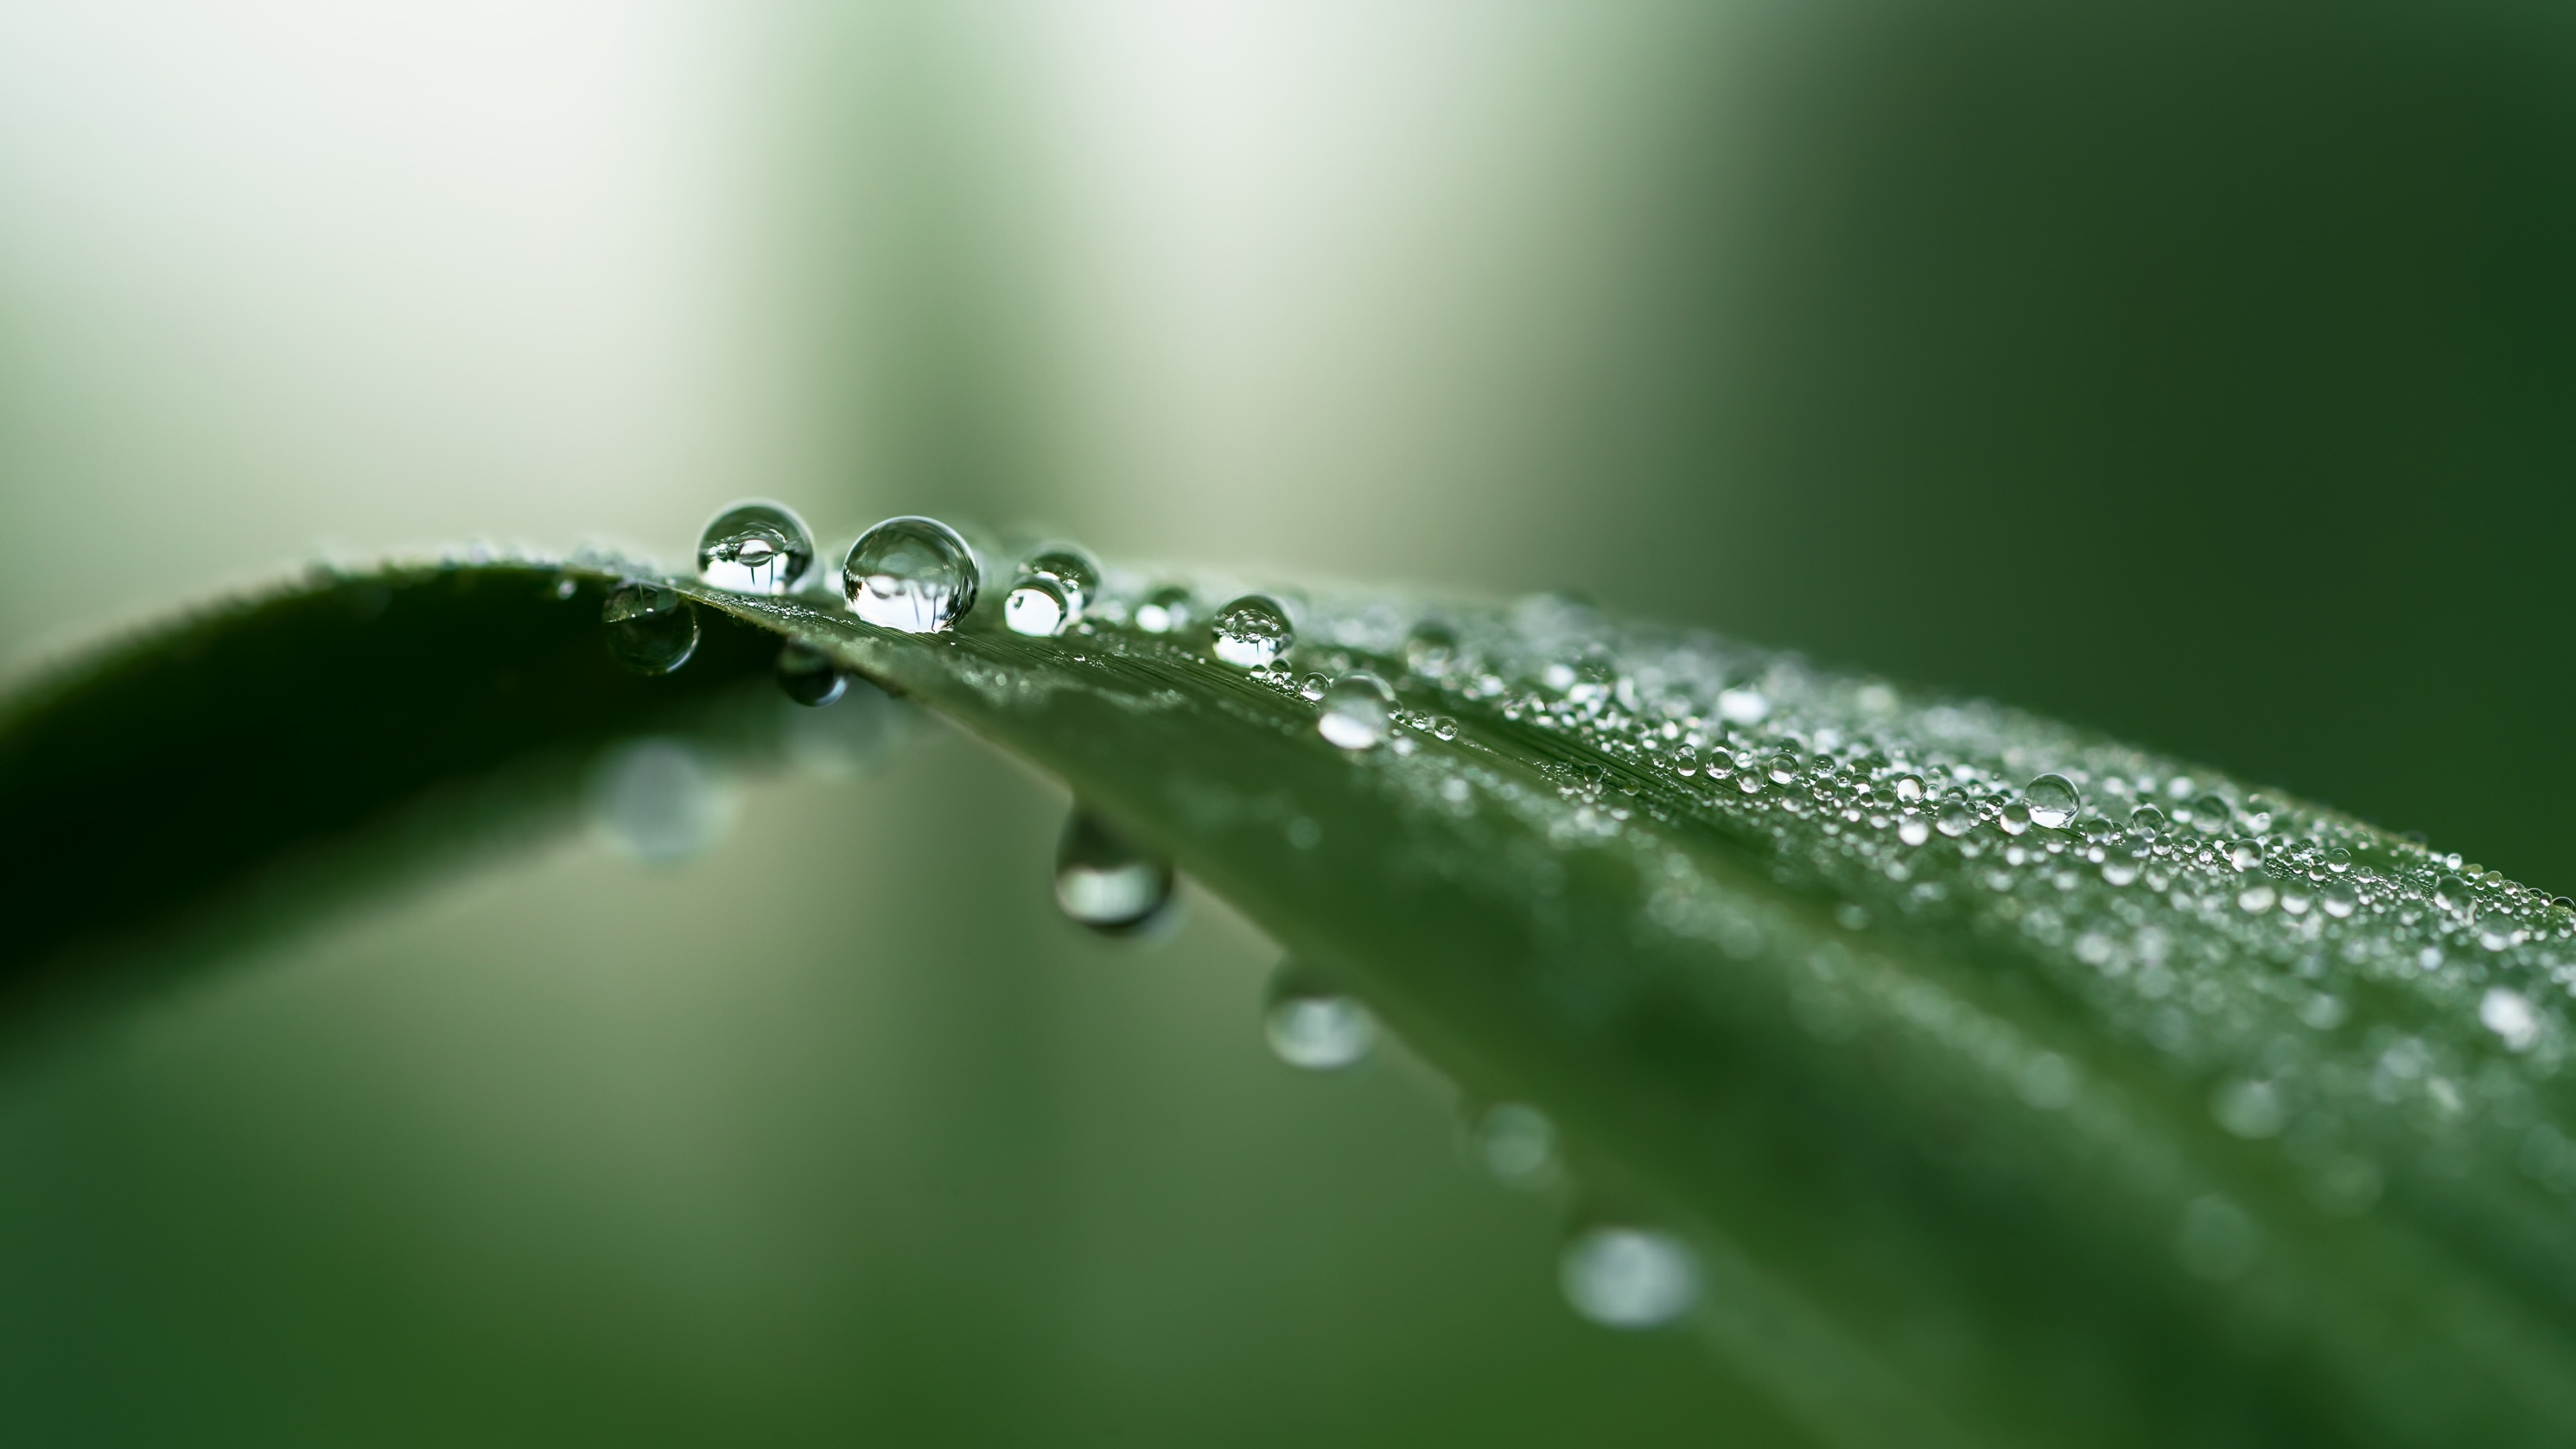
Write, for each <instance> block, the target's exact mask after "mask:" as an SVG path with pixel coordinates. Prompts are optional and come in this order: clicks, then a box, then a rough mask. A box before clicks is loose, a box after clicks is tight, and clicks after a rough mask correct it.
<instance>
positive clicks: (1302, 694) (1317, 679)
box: [1297, 674, 1333, 699]
mask: <svg viewBox="0 0 2576 1449" xmlns="http://www.w3.org/2000/svg"><path fill="white" fill-rule="evenodd" d="M1332 687H1333V682H1332V681H1331V680H1329V679H1326V678H1325V677H1324V676H1322V675H1320V674H1309V675H1307V676H1306V677H1305V678H1304V679H1301V680H1299V681H1297V696H1298V697H1299V698H1300V699H1322V698H1323V697H1324V691H1325V690H1328V689H1330V688H1332Z"/></svg>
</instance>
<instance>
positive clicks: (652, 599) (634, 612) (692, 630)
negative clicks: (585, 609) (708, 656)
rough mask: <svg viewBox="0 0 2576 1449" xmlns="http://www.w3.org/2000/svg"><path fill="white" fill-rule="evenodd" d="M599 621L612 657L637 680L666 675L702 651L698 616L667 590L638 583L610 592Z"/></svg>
mask: <svg viewBox="0 0 2576 1449" xmlns="http://www.w3.org/2000/svg"><path fill="white" fill-rule="evenodd" d="M599 620H600V622H601V623H602V624H604V625H606V626H607V635H608V656H609V657H610V658H611V659H614V660H616V661H617V662H618V663H620V664H623V665H625V666H626V667H627V668H629V669H632V670H634V671H635V672H636V673H638V674H668V673H670V672H671V671H672V670H674V669H677V668H679V667H680V666H681V665H683V664H686V663H688V662H689V656H690V655H691V654H694V653H696V652H697V648H698V611H697V609H696V607H695V606H693V605H691V604H690V603H689V601H688V600H686V599H684V598H682V597H680V591H679V590H677V589H674V588H671V587H670V586H668V585H666V584H656V583H648V582H645V581H643V580H635V581H632V582H629V583H623V584H619V585H618V586H617V587H616V588H613V589H611V590H609V591H608V598H607V600H606V601H605V602H604V603H602V604H601V605H600V609H599Z"/></svg>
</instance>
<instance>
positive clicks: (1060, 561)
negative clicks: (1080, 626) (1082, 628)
mask: <svg viewBox="0 0 2576 1449" xmlns="http://www.w3.org/2000/svg"><path fill="white" fill-rule="evenodd" d="M1037 579H1044V580H1047V581H1049V582H1051V583H1053V584H1054V585H1055V587H1056V597H1057V598H1058V599H1059V600H1061V601H1062V603H1063V605H1064V622H1065V623H1066V624H1075V623H1079V622H1081V620H1082V616H1083V615H1084V614H1086V613H1088V612H1090V609H1091V606H1092V605H1093V604H1095V603H1098V602H1099V601H1100V564H1099V561H1098V560H1096V559H1094V558H1092V556H1091V554H1090V553H1089V552H1088V551H1087V550H1085V549H1083V548H1081V547H1079V546H1077V545H1074V544H1070V543H1051V544H1048V545H1047V546H1046V547H1044V548H1042V549H1039V550H1038V551H1037V552H1035V553H1033V554H1030V555H1029V556H1028V557H1027V558H1024V559H1022V560H1020V575H1019V580H1018V582H1019V583H1023V584H1025V583H1028V582H1030V581H1032V580H1037ZM1059 627H1061V626H1059ZM1020 632H1021V633H1023V634H1025V633H1028V632H1029V631H1028V630H1025V629H1023V630H1021V631H1020ZM1050 632H1052V631H1050Z"/></svg>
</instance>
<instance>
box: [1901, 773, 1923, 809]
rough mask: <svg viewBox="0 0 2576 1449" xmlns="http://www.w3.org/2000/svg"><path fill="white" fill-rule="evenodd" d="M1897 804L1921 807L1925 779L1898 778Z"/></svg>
mask: <svg viewBox="0 0 2576 1449" xmlns="http://www.w3.org/2000/svg"><path fill="white" fill-rule="evenodd" d="M1896 803H1898V804H1900V805H1919V804H1921V803H1923V777H1922V776H1920V775H1899V776H1897V777H1896Z"/></svg>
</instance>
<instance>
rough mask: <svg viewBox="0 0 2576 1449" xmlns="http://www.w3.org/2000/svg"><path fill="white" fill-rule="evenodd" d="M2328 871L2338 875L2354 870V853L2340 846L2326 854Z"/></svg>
mask: <svg viewBox="0 0 2576 1449" xmlns="http://www.w3.org/2000/svg"><path fill="white" fill-rule="evenodd" d="M2326 869H2328V870H2330V871H2333V872H2334V873H2335V874H2337V875H2341V874H2343V873H2344V872H2345V871H2348V870H2350V869H2352V852H2351V851H2349V850H2346V849H2344V848H2343V847H2342V846H2340V845H2338V846H2336V847H2334V848H2333V849H2332V850H2329V851H2327V852H2326Z"/></svg>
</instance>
